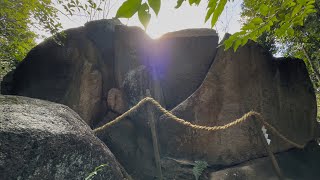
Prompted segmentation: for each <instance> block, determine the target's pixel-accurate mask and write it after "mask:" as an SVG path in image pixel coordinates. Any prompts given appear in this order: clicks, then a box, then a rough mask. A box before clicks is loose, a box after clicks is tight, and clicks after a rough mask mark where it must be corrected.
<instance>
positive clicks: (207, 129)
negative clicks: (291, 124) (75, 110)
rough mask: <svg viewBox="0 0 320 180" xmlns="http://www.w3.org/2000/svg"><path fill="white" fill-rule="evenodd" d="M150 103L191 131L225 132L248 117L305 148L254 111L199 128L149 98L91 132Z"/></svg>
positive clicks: (116, 121) (110, 124)
mask: <svg viewBox="0 0 320 180" xmlns="http://www.w3.org/2000/svg"><path fill="white" fill-rule="evenodd" d="M148 102H149V103H151V104H153V105H154V106H156V108H157V109H158V110H160V111H161V112H162V113H163V114H164V115H166V116H168V117H169V118H171V119H172V120H174V121H176V122H178V123H180V124H182V125H184V126H187V127H190V128H193V129H198V130H205V131H211V132H213V131H219V130H225V129H228V128H230V127H232V126H235V125H238V124H240V123H242V122H244V121H246V120H248V119H250V117H255V119H257V120H259V121H261V123H262V124H264V125H265V126H267V127H268V128H269V129H270V130H271V131H273V132H274V133H275V134H276V135H277V136H279V137H280V138H281V139H282V140H284V141H285V142H287V143H289V144H291V145H292V146H294V147H297V148H300V149H303V148H304V147H305V144H304V145H301V144H297V143H295V142H293V141H291V140H290V139H288V138H287V137H285V136H284V135H282V134H281V133H280V132H279V131H278V130H277V129H276V128H274V127H273V126H272V125H270V124H269V123H267V122H266V121H265V120H264V118H263V116H262V115H261V114H260V113H258V112H256V111H249V112H248V113H246V114H244V115H243V116H242V117H241V118H239V119H236V120H234V121H233V122H230V123H228V124H225V125H223V126H201V125H196V124H192V123H190V122H188V121H186V120H184V119H181V118H178V117H177V116H175V115H174V114H172V113H171V112H170V111H168V110H166V109H165V108H163V107H162V106H161V105H160V103H158V102H157V101H156V100H154V99H153V98H151V97H146V98H144V99H142V100H141V101H140V102H138V103H137V104H136V105H135V106H133V107H132V108H130V109H129V110H128V111H126V112H125V113H123V114H122V115H120V116H118V117H117V118H115V119H114V120H112V121H110V122H108V123H106V124H105V125H103V126H101V127H98V128H96V129H94V130H93V131H94V132H95V133H96V134H97V133H99V132H102V131H104V130H105V129H107V128H108V127H110V126H113V125H114V124H116V123H118V122H120V121H121V120H123V119H124V118H125V117H127V116H129V115H130V114H132V113H133V112H134V111H136V110H137V109H138V108H140V107H141V106H143V105H144V104H146V103H148Z"/></svg>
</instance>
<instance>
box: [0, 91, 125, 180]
mask: <svg viewBox="0 0 320 180" xmlns="http://www.w3.org/2000/svg"><path fill="white" fill-rule="evenodd" d="M0 149H1V151H0V177H1V179H3V180H6V179H8V180H10V179H79V180H80V179H84V178H85V177H87V176H88V175H89V174H90V173H91V172H92V171H93V170H94V169H95V167H97V166H99V165H101V164H107V166H106V167H104V168H103V169H102V171H100V172H99V173H98V175H97V178H98V179H119V180H120V179H129V178H130V177H129V176H128V175H127V173H126V172H125V171H124V169H123V168H122V166H121V165H120V164H119V163H118V162H117V160H116V159H115V157H114V156H113V154H112V153H111V152H110V150H109V149H108V148H107V147H106V146H105V145H104V144H103V143H102V142H101V141H100V140H99V139H97V138H96V137H95V136H94V134H93V132H92V130H91V129H90V128H89V126H88V125H87V124H86V123H85V122H84V121H83V120H82V119H81V118H80V117H79V115H78V114H76V113H75V112H74V111H72V110H71V109H70V108H68V107H67V106H64V105H60V104H56V103H52V102H48V101H43V100H38V99H32V98H27V97H18V96H0Z"/></svg>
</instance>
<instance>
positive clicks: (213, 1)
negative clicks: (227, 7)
mask: <svg viewBox="0 0 320 180" xmlns="http://www.w3.org/2000/svg"><path fill="white" fill-rule="evenodd" d="M216 6H217V0H210V1H209V3H208V8H209V10H208V12H207V14H206V18H205V21H204V22H207V21H208V20H209V18H210V17H211V15H212V14H213V12H214V10H215V9H216Z"/></svg>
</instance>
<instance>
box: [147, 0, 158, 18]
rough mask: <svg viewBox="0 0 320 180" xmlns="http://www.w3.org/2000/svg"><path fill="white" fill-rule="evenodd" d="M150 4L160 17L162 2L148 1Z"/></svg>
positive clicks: (156, 0)
mask: <svg viewBox="0 0 320 180" xmlns="http://www.w3.org/2000/svg"><path fill="white" fill-rule="evenodd" d="M148 3H149V5H150V7H151V8H152V9H153V11H154V13H156V15H158V14H159V11H160V7H161V0H148Z"/></svg>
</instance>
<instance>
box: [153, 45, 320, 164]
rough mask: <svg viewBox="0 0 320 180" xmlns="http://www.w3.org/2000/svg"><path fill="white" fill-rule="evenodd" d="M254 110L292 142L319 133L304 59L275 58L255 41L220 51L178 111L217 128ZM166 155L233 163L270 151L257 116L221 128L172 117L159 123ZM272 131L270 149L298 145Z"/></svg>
mask: <svg viewBox="0 0 320 180" xmlns="http://www.w3.org/2000/svg"><path fill="white" fill-rule="evenodd" d="M250 110H255V111H257V112H260V113H262V115H263V116H264V118H265V119H266V121H267V122H269V123H270V124H271V125H272V126H274V127H275V128H276V129H278V130H279V131H280V132H281V133H282V134H283V135H285V136H286V137H288V138H289V139H290V140H292V141H294V142H297V143H299V144H305V143H307V142H309V141H310V140H312V139H314V138H315V137H316V136H317V133H318V132H319V127H318V123H317V121H316V101H315V94H314V92H313V88H312V84H311V82H310V79H309V76H308V72H307V70H306V67H305V64H304V62H303V61H302V60H299V59H290V58H280V59H276V58H273V57H272V56H271V55H270V54H269V53H267V52H266V51H265V50H263V49H262V48H261V47H259V46H258V45H256V44H254V43H249V44H248V45H246V46H244V47H242V48H239V49H238V51H237V52H233V51H232V50H228V51H224V50H223V47H221V48H220V49H219V50H218V53H217V56H216V57H215V60H214V62H213V64H212V66H211V68H210V70H209V72H208V74H207V76H206V78H205V80H204V81H203V83H202V85H201V86H200V87H199V89H197V91H195V92H194V93H193V94H192V95H191V96H190V97H189V98H187V99H186V100H185V101H184V102H182V103H181V104H179V105H178V106H177V107H175V108H174V109H173V110H172V113H173V114H175V115H177V116H178V117H181V118H183V119H185V120H187V121H189V122H191V123H194V124H199V125H205V126H216V125H224V124H227V123H230V122H232V121H233V120H235V119H237V118H240V117H241V116H242V115H244V114H245V113H247V112H249V111H250ZM158 127H159V138H160V144H161V149H162V153H163V156H170V157H174V158H185V159H189V160H199V159H203V160H206V161H207V162H208V163H209V164H210V165H222V166H227V165H232V164H237V163H241V162H243V161H247V160H250V159H253V158H257V157H261V156H265V155H266V153H265V152H266V151H265V149H264V147H263V143H262V142H261V139H260V136H259V134H258V133H260V132H261V127H257V126H256V125H255V123H254V121H253V119H249V120H248V121H247V122H244V123H242V124H241V125H237V126H234V127H231V128H229V129H226V130H221V131H218V132H208V131H202V130H194V129H191V128H189V127H186V126H184V125H181V124H179V123H177V122H175V121H173V120H171V119H169V118H168V117H166V116H163V117H162V118H160V120H159V121H158ZM268 133H269V135H271V136H270V137H271V145H270V148H271V149H272V151H274V152H281V151H285V150H288V149H290V148H292V145H290V144H288V143H286V142H284V141H283V140H281V139H280V138H279V137H278V136H277V135H275V134H273V133H272V132H271V131H270V130H269V131H268Z"/></svg>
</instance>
